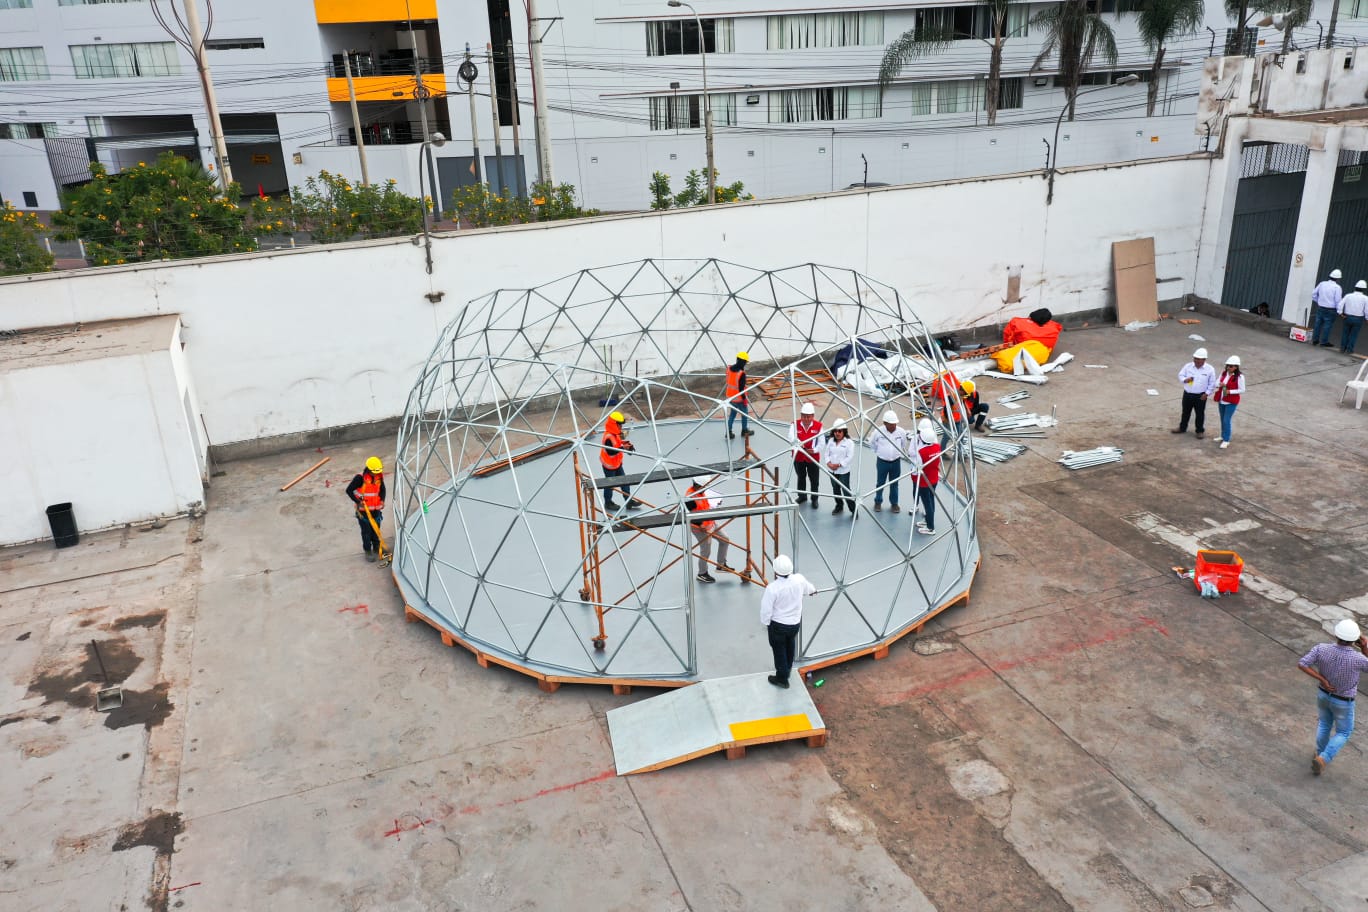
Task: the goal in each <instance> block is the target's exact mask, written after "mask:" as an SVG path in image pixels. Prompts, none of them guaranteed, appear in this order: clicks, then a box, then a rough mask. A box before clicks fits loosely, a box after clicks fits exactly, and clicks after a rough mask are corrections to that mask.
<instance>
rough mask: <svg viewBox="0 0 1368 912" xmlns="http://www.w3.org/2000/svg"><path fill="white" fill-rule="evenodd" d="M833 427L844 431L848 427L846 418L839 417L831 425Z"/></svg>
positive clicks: (834, 429) (835, 429)
mask: <svg viewBox="0 0 1368 912" xmlns="http://www.w3.org/2000/svg"><path fill="white" fill-rule="evenodd" d="M831 429H832V430H833V431H844V430H845V429H846V420H845V419H844V418H837V419H836V421H835V423H834V424H832V425H831Z"/></svg>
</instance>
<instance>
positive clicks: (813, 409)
mask: <svg viewBox="0 0 1368 912" xmlns="http://www.w3.org/2000/svg"><path fill="white" fill-rule="evenodd" d="M802 412H803V414H804V415H815V414H817V406H815V405H813V404H812V403H811V402H804V403H803V409H802Z"/></svg>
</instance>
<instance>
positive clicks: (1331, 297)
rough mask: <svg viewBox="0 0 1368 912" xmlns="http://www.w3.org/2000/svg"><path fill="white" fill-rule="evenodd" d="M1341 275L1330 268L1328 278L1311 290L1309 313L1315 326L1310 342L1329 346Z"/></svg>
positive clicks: (1337, 303) (1341, 295)
mask: <svg viewBox="0 0 1368 912" xmlns="http://www.w3.org/2000/svg"><path fill="white" fill-rule="evenodd" d="M1342 277H1343V273H1341V272H1340V271H1339V270H1338V269H1332V270H1330V278H1328V279H1326V280H1325V281H1324V282H1321V283H1320V284H1319V285H1317V286H1316V288H1315V290H1314V291H1312V292H1311V309H1312V310H1314V311H1315V313H1314V314H1312V315H1311V319H1312V322H1313V323H1314V325H1315V328H1314V329H1312V330H1311V344H1312V345H1323V346H1325V347H1326V348H1329V347H1330V331H1331V330H1332V329H1334V327H1335V314H1336V313H1338V312H1339V303H1340V298H1342V297H1343V296H1344V289H1343V288H1341V287H1340V283H1339V279H1340V278H1342Z"/></svg>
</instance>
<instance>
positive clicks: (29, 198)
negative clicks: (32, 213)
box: [24, 190, 38, 209]
mask: <svg viewBox="0 0 1368 912" xmlns="http://www.w3.org/2000/svg"><path fill="white" fill-rule="evenodd" d="M24 208H25V209H37V208H38V194H36V193H34V192H33V191H32V190H25V191H24Z"/></svg>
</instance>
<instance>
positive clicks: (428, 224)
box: [418, 132, 446, 275]
mask: <svg viewBox="0 0 1368 912" xmlns="http://www.w3.org/2000/svg"><path fill="white" fill-rule="evenodd" d="M445 145H446V137H445V136H443V135H442V134H441V133H440V132H435V133H433V134H432V138H431V139H425V140H423V142H422V143H420V144H419V145H418V204H419V205H420V206H422V207H423V256H424V258H425V259H426V260H427V272H428V275H432V213H431V211H430V210H429V209H428V204H427V197H426V196H424V195H423V163H424V162H425V161H427V160H428V147H429V146H436V147H437V148H439V149H440V148H442V146H445Z"/></svg>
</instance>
